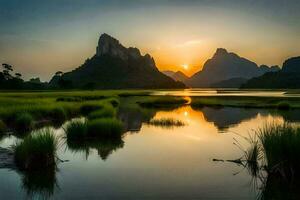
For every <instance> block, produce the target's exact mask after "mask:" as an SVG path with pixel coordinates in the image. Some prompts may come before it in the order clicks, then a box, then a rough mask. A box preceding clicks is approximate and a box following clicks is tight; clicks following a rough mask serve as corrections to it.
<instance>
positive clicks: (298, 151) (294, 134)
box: [257, 123, 300, 177]
mask: <svg viewBox="0 0 300 200" xmlns="http://www.w3.org/2000/svg"><path fill="white" fill-rule="evenodd" d="M257 134H258V137H259V141H260V143H261V145H262V150H263V153H264V158H265V162H266V166H267V169H268V171H269V172H270V173H276V172H280V174H282V175H284V176H285V177H289V176H295V175H296V176H300V159H299V158H300V128H299V127H295V126H293V125H291V124H288V123H285V124H283V125H278V124H268V125H266V126H264V127H263V128H261V129H259V130H258V131H257Z"/></svg>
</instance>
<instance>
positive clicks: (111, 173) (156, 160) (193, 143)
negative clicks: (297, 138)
mask: <svg viewBox="0 0 300 200" xmlns="http://www.w3.org/2000/svg"><path fill="white" fill-rule="evenodd" d="M299 116H300V112H299V111H296V110H290V111H275V110H273V111H271V110H264V109H240V108H227V107H223V108H209V107H204V108H202V109H200V110H196V109H193V108H192V107H190V106H183V107H180V108H177V109H173V110H162V109H159V110H157V109H156V110H154V109H142V108H139V107H138V106H132V107H130V106H127V107H126V106H122V105H121V106H120V109H119V114H118V117H119V118H120V119H121V120H122V121H123V122H124V125H125V128H126V131H127V132H136V133H138V134H125V135H124V136H123V137H122V138H118V139H116V140H92V141H82V142H80V143H74V142H71V141H67V140H66V142H65V143H63V146H62V147H61V150H59V151H58V156H59V157H60V158H61V159H67V160H69V162H65V163H60V164H59V165H58V168H59V173H58V172H57V169H52V170H50V171H48V170H46V171H43V172H41V173H38V172H36V173H24V172H17V173H18V174H19V175H20V177H21V179H16V180H14V179H13V178H11V177H12V176H13V175H11V174H9V173H8V172H3V171H2V172H1V171H0V193H1V195H2V196H1V198H3V199H11V198H9V197H11V196H10V195H11V194H12V193H14V192H15V191H16V188H19V185H21V186H23V189H24V191H25V192H24V194H23V193H22V192H19V193H17V194H16V195H19V196H17V197H15V198H14V199H24V196H25V197H26V196H27V197H29V198H32V199H43V198H44V199H45V198H46V199H47V198H50V199H51V198H52V199H76V198H78V199H130V198H133V197H135V198H136V199H143V198H144V199H145V198H149V199H175V198H176V197H177V198H178V197H182V199H222V198H227V199H255V198H256V196H257V195H258V194H261V196H263V198H264V199H267V198H271V199H276V198H277V199H280V198H282V197H284V195H288V194H287V192H289V193H290V192H291V191H292V189H293V188H295V187H294V186H293V187H292V186H288V184H284V183H282V182H280V183H278V182H277V181H278V180H277V179H276V178H272V177H268V179H266V181H260V180H259V181H257V182H255V179H251V178H252V177H257V175H258V174H257V168H255V166H252V167H250V166H249V167H248V166H247V167H245V166H237V165H234V164H232V163H223V164H222V165H221V164H216V163H215V162H212V159H213V158H232V159H234V158H237V157H238V156H240V151H239V150H238V149H237V148H236V147H235V146H234V145H233V144H232V143H233V138H237V139H239V138H238V136H236V135H235V134H233V132H235V133H239V134H240V135H243V136H247V134H248V132H249V130H251V129H255V128H257V127H259V126H261V125H262V124H263V123H265V122H266V121H271V120H280V121H284V120H289V121H295V122H298V121H300V119H298V117H299ZM161 118H174V119H178V120H181V121H183V122H184V123H185V124H186V126H182V127H174V128H173V129H163V128H161V127H155V126H151V125H148V124H147V122H149V121H150V120H151V119H161ZM299 118H300V117H299ZM63 126H64V125H63ZM220 131H222V132H225V134H220V133H219V132H220ZM56 133H57V134H58V135H60V136H64V133H63V130H62V128H60V129H58V130H56ZM16 140H17V139H16V138H15V137H9V138H3V139H2V141H1V142H0V146H1V147H3V148H6V147H9V146H10V145H11V144H14V142H15V141H16ZM240 143H241V145H244V146H245V147H246V146H247V143H246V142H243V141H242V140H241V141H240ZM82 154H84V155H85V158H82ZM244 167H245V168H244ZM236 172H239V174H238V175H236V176H233V175H232V174H235V173H236ZM5 180H11V182H10V184H6V182H5ZM12 180H13V181H12ZM58 180H59V183H58ZM74 180H76V181H74ZM249 180H250V181H252V183H255V184H256V186H255V188H262V189H263V191H261V190H260V191H255V190H253V188H251V186H250V184H249V182H250V181H249ZM78 183H80V184H78ZM296 185H297V186H298V185H299V184H296ZM83 186H84V187H83ZM291 188H292V189H291ZM6 191H9V192H6ZM237 191H239V192H237ZM294 191H295V190H294ZM276 195H277V196H276ZM295 195H296V194H295ZM295 195H294V196H295ZM297 197H299V196H297Z"/></svg>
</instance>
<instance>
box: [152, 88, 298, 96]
mask: <svg viewBox="0 0 300 200" xmlns="http://www.w3.org/2000/svg"><path fill="white" fill-rule="evenodd" d="M152 95H161V96H165V95H171V96H190V97H191V96H256V97H299V96H300V93H299V90H275V91H274V90H239V89H185V90H161V91H155V92H153V93H152Z"/></svg>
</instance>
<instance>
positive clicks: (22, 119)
mask: <svg viewBox="0 0 300 200" xmlns="http://www.w3.org/2000/svg"><path fill="white" fill-rule="evenodd" d="M33 126H34V119H33V117H32V116H31V115H30V114H29V113H20V114H18V115H17V116H16V120H15V128H16V130H17V131H18V132H26V131H29V130H31V129H32V128H33Z"/></svg>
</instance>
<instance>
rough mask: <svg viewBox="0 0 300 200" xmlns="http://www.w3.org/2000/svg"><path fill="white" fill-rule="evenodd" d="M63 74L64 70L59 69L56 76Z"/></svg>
mask: <svg viewBox="0 0 300 200" xmlns="http://www.w3.org/2000/svg"><path fill="white" fill-rule="evenodd" d="M62 75H63V72H62V71H58V72H56V73H55V76H62Z"/></svg>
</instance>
